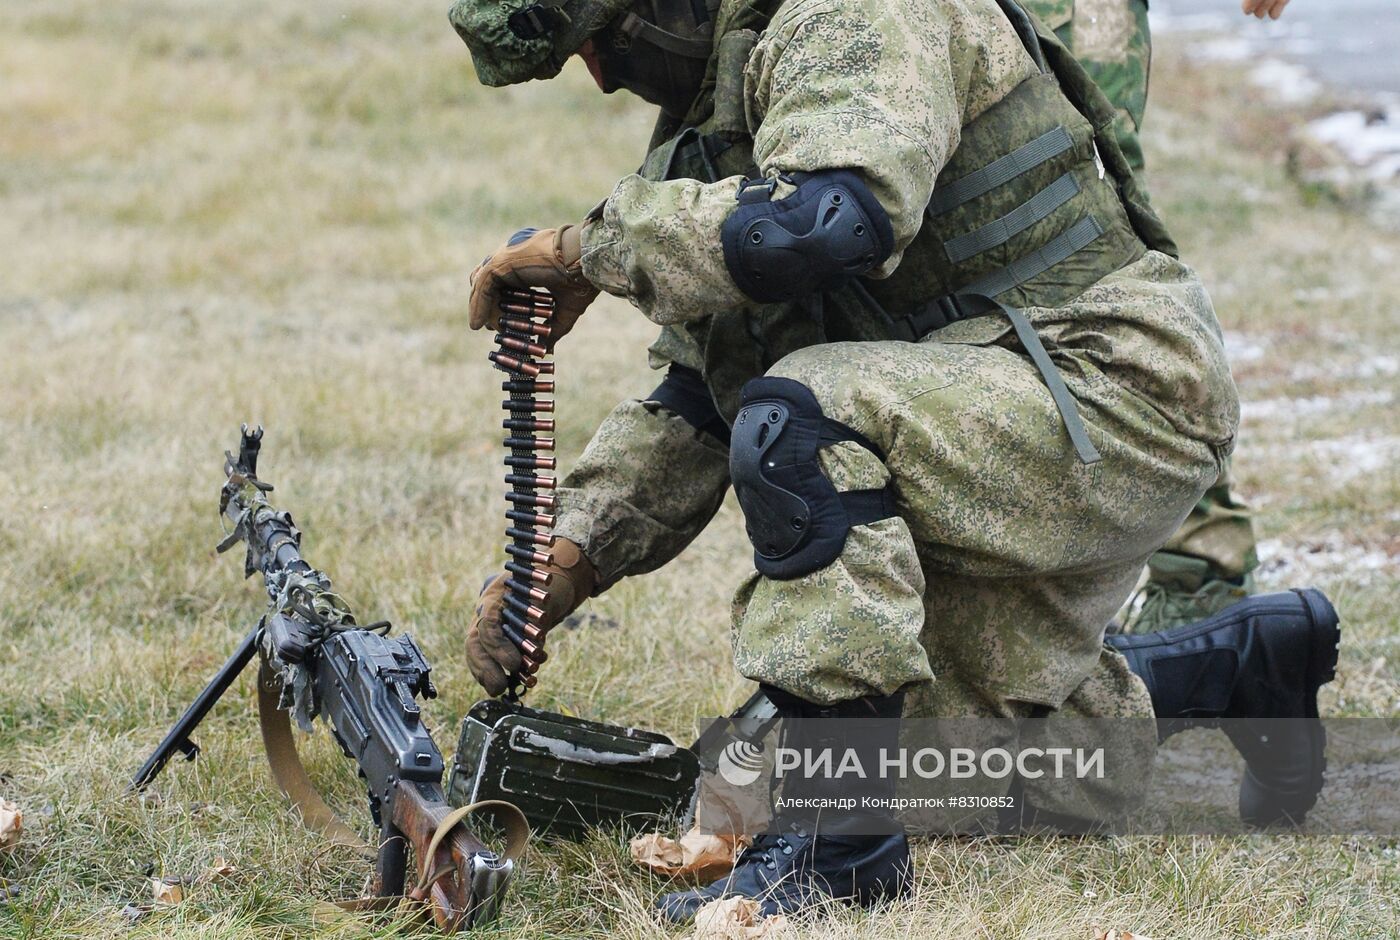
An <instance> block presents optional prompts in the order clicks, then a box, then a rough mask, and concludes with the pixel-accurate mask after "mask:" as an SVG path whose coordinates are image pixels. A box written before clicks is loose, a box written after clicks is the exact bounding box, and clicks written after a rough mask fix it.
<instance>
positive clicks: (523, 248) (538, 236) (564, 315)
mask: <svg viewBox="0 0 1400 940" xmlns="http://www.w3.org/2000/svg"><path fill="white" fill-rule="evenodd" d="M582 228H583V227H582V226H580V225H566V226H564V227H563V228H557V229H555V228H544V229H539V230H538V231H536V230H535V229H529V228H527V229H521V230H520V231H518V232H516V233H515V234H514V235H512V236H511V237H510V239H509V240H507V241H506V243H505V244H504V245H502V246H501V247H500V248H498V249H497V250H496V251H495V252H494V253H492V254H491V256H490V257H488V258H487V259H486V260H485V261H483V262H481V264H480V265H478V266H477V268H476V270H475V271H473V272H472V274H471V285H472V294H471V327H472V329H474V330H479V329H482V328H483V327H486V328H490V329H493V330H494V329H496V321H497V320H499V319H500V316H501V291H502V290H510V289H514V290H525V289H527V288H531V287H542V288H544V289H545V290H547V291H549V292H550V293H551V294H553V295H554V317H553V318H552V319H551V320H550V323H549V326H550V329H551V333H550V336H549V340H548V341H547V342H546V343H545V345H546V346H548V347H550V348H553V346H554V343H555V342H557V341H558V339H559V337H561V336H563V335H564V334H565V333H567V332H569V330H571V329H573V328H574V322H575V321H577V320H578V318H579V317H580V316H581V315H582V314H583V311H585V310H587V309H588V305H589V304H591V303H593V301H594V299H595V298H596V297H597V296H598V288H596V287H594V286H593V285H592V284H590V283H589V282H588V279H587V278H586V277H584V276H583V267H582V264H581V260H580V259H581V258H582V257H583V247H582V245H581V242H580V233H581V231H582Z"/></svg>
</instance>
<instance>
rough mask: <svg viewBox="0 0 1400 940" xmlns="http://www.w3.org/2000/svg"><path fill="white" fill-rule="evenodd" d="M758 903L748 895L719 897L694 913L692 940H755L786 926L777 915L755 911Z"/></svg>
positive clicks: (785, 921)
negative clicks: (742, 896) (763, 914)
mask: <svg viewBox="0 0 1400 940" xmlns="http://www.w3.org/2000/svg"><path fill="white" fill-rule="evenodd" d="M759 910H760V905H759V903H758V902H757V901H755V900H753V899H752V898H721V899H719V900H718V901H711V902H710V903H709V904H706V905H705V906H704V907H702V908H700V910H698V911H696V912H695V933H694V934H692V935H691V936H692V937H693V940H759V938H761V937H774V936H777V935H778V934H780V933H781V932H782V931H784V930H786V929H787V918H786V917H784V916H783V915H781V914H769V915H768V916H767V917H764V916H762V915H761V914H759Z"/></svg>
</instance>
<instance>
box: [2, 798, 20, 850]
mask: <svg viewBox="0 0 1400 940" xmlns="http://www.w3.org/2000/svg"><path fill="white" fill-rule="evenodd" d="M23 834H24V815H23V814H22V813H21V812H20V811H19V807H18V806H17V805H15V804H14V803H11V802H10V801H9V800H5V799H0V849H8V848H12V847H14V845H15V844H16V843H18V842H19V839H20V836H21V835H23Z"/></svg>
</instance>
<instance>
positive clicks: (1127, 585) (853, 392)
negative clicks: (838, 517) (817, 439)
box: [734, 343, 1220, 800]
mask: <svg viewBox="0 0 1400 940" xmlns="http://www.w3.org/2000/svg"><path fill="white" fill-rule="evenodd" d="M769 374H770V375H780V376H785V377H788V378H792V379H796V380H797V381H800V382H803V383H804V384H806V385H807V386H809V387H810V388H812V390H813V391H814V393H815V395H816V397H817V400H818V402H819V403H820V404H821V406H822V408H823V411H824V412H825V414H826V415H827V416H828V417H831V418H834V419H835V420H837V421H841V422H843V423H845V424H847V425H849V426H850V427H852V428H853V429H855V430H856V431H858V432H860V433H861V434H864V435H865V436H866V437H867V438H869V439H870V440H872V441H873V442H874V443H875V444H876V445H877V446H878V447H880V448H881V449H882V450H883V451H884V453H885V455H886V459H885V461H884V462H883V463H882V462H881V461H880V460H879V459H878V458H877V457H876V456H875V455H874V454H873V453H871V452H870V451H868V450H865V449H863V448H861V447H858V446H855V445H852V444H845V443H843V444H839V445H836V446H833V447H829V448H826V449H824V450H823V451H822V452H821V456H820V459H821V462H822V468H823V470H824V471H825V473H826V474H827V476H828V477H829V478H830V479H831V480H832V481H833V483H834V484H835V485H836V487H837V489H838V490H847V489H864V488H870V487H878V486H880V485H882V483H883V482H884V480H885V479H887V478H888V477H887V475H892V476H893V480H894V483H895V487H896V491H897V497H898V504H899V507H900V518H895V519H886V520H882V521H880V522H876V523H874V524H873V525H868V526H858V527H856V528H854V529H853V530H852V531H851V533H850V538H849V540H848V542H847V544H846V547H845V549H844V551H843V552H842V554H841V556H840V557H839V558H838V559H837V560H836V561H835V562H833V563H832V564H831V565H829V566H827V567H826V568H823V569H821V570H819V571H815V572H812V573H811V574H808V575H806V576H804V577H800V578H797V579H794V580H788V581H776V580H772V579H769V578H765V577H762V576H759V575H757V574H755V575H754V576H753V577H751V578H750V579H749V580H748V581H747V582H746V583H745V584H744V585H743V586H742V587H741V588H740V589H739V591H738V593H737V595H736V598H735V624H734V654H735V663H736V666H737V667H738V669H739V671H740V672H742V673H743V674H744V675H746V676H749V677H750V678H753V679H757V680H760V681H764V682H768V683H772V684H774V685H777V686H779V687H780V688H783V689H785V690H787V691H789V692H792V693H794V694H796V695H800V696H802V697H803V698H807V699H810V700H814V701H819V702H833V701H839V700H844V699H849V698H853V697H856V696H860V695H867V694H886V693H889V692H893V691H894V690H895V689H897V688H900V687H901V686H905V685H908V684H910V683H913V684H914V689H913V692H914V694H913V695H911V697H910V702H909V711H908V714H909V715H910V716H911V717H940V718H942V717H961V716H967V715H975V716H993V717H998V718H1004V719H1005V720H1007V721H1008V722H1009V723H1010V724H1009V726H1008V729H1009V730H1010V731H1012V732H1015V731H1016V729H1017V728H1019V727H1020V724H1021V722H1023V721H1024V720H1025V719H1027V718H1028V717H1029V716H1031V715H1032V714H1033V713H1035V712H1036V711H1037V710H1039V711H1043V710H1045V709H1060V710H1061V712H1062V713H1065V714H1069V713H1073V712H1074V711H1076V710H1078V711H1079V712H1081V713H1083V714H1084V715H1086V716H1104V717H1108V716H1128V715H1136V716H1138V717H1139V718H1143V717H1150V716H1151V704H1150V701H1149V700H1148V697H1147V693H1146V689H1145V688H1144V687H1143V685H1142V684H1141V682H1140V681H1138V680H1137V679H1136V677H1133V676H1131V675H1130V674H1128V673H1127V670H1126V666H1125V664H1124V663H1123V661H1122V660H1121V658H1119V657H1117V656H1116V655H1114V654H1111V653H1107V652H1105V650H1104V647H1103V634H1104V627H1105V624H1107V623H1108V620H1109V618H1110V617H1111V616H1112V614H1113V613H1114V611H1115V610H1116V609H1117V607H1118V605H1119V604H1121V603H1122V602H1123V600H1124V599H1125V598H1126V597H1127V595H1128V593H1129V592H1130V591H1131V590H1132V588H1133V586H1134V583H1135V581H1136V579H1137V576H1138V572H1139V571H1140V569H1141V566H1142V564H1143V562H1144V560H1145V559H1146V558H1147V556H1148V555H1149V554H1150V553H1151V552H1152V551H1153V550H1154V549H1156V548H1157V546H1158V545H1160V544H1161V543H1162V542H1164V541H1165V540H1166V538H1167V537H1168V536H1169V535H1170V534H1171V533H1172V532H1173V531H1174V530H1175V529H1176V527H1177V526H1178V525H1179V524H1180V522H1181V520H1182V518H1183V517H1184V516H1185V514H1186V512H1187V510H1188V509H1189V507H1190V506H1191V504H1192V503H1193V502H1194V501H1195V500H1196V499H1197V498H1199V496H1200V494H1201V493H1202V492H1203V491H1204V490H1205V488H1206V487H1207V486H1208V485H1209V484H1210V483H1211V482H1213V481H1214V480H1215V478H1216V477H1217V476H1218V474H1219V471H1220V467H1219V463H1218V460H1217V459H1216V457H1215V455H1214V454H1213V452H1212V451H1211V449H1210V448H1209V447H1207V446H1206V445H1204V444H1202V443H1200V442H1197V441H1194V440H1191V439H1189V438H1186V437H1185V436H1183V435H1181V434H1179V433H1177V432H1176V431H1175V430H1174V429H1173V428H1172V426H1171V425H1170V424H1169V423H1168V422H1167V421H1166V420H1165V419H1164V418H1163V417H1161V415H1160V414H1159V413H1158V412H1157V411H1155V410H1154V409H1152V408H1150V407H1147V406H1146V405H1145V403H1143V402H1142V401H1141V400H1139V399H1136V398H1133V397H1132V396H1129V395H1127V394H1123V395H1116V393H1113V392H1112V391H1109V392H1107V393H1105V387H1106V384H1105V382H1104V381H1103V380H1102V378H1101V377H1098V378H1096V379H1087V380H1086V379H1085V378H1084V374H1079V375H1071V374H1068V373H1067V375H1066V382H1067V383H1068V384H1069V385H1070V388H1071V390H1072V391H1074V392H1075V393H1076V395H1077V396H1079V395H1080V392H1081V390H1082V389H1083V388H1084V387H1085V386H1083V385H1082V384H1081V383H1084V382H1085V381H1092V382H1094V383H1095V386H1094V387H1095V391H1094V393H1093V395H1092V396H1090V397H1092V399H1093V403H1092V404H1090V403H1089V402H1088V401H1087V399H1085V398H1081V404H1082V405H1083V407H1082V408H1081V413H1082V415H1083V417H1084V420H1085V422H1086V424H1087V425H1088V427H1089V430H1090V434H1091V436H1092V437H1093V438H1094V441H1095V444H1096V446H1098V448H1099V450H1100V451H1101V452H1102V453H1103V456H1104V459H1103V461H1102V462H1101V463H1098V464H1095V465H1093V466H1084V465H1082V464H1080V463H1078V461H1077V459H1076V458H1075V455H1074V452H1073V450H1072V448H1070V446H1069V445H1068V441H1067V438H1066V435H1065V432H1064V428H1063V425H1062V423H1061V418H1060V415H1059V413H1058V412H1057V411H1056V410H1055V407H1054V405H1053V403H1052V401H1051V399H1050V396H1049V394H1048V392H1047V390H1046V388H1045V385H1044V384H1043V382H1042V380H1041V378H1040V376H1039V374H1038V373H1037V372H1036V370H1035V368H1034V367H1033V366H1032V365H1031V364H1030V362H1029V361H1028V360H1027V359H1025V358H1024V357H1023V356H1021V355H1020V354H1018V353H1016V352H1014V351H1012V350H1010V349H1007V348H1005V347H1002V346H972V345H954V344H945V343H923V344H917V345H915V344H908V343H861V344H844V343H838V344H831V345H826V346H818V347H812V348H809V349H804V350H801V351H799V352H797V353H794V354H792V355H790V356H788V357H786V358H784V359H783V360H782V361H780V362H779V363H778V364H777V365H776V366H775V367H774V368H773V369H771V370H770V372H769ZM1106 689H1111V690H1113V691H1112V692H1111V693H1105V692H1104V691H1103V690H1106ZM1066 710H1067V711H1066ZM1140 782H1141V780H1140V778H1139V780H1138V781H1137V783H1140ZM1119 796H1120V797H1121V799H1122V800H1131V798H1132V795H1131V794H1127V793H1122V794H1119Z"/></svg>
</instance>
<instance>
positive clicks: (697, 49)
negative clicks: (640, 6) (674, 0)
mask: <svg viewBox="0 0 1400 940" xmlns="http://www.w3.org/2000/svg"><path fill="white" fill-rule="evenodd" d="M618 29H620V30H622V31H623V32H624V33H626V34H627V35H629V36H631V37H632V38H633V39H640V40H642V41H643V42H649V43H651V44H652V45H653V46H656V47H657V48H658V49H661V50H663V51H665V52H670V53H672V54H673V55H679V56H685V57H686V58H688V59H702V60H703V59H708V58H709V57H710V52H711V51H712V50H713V49H714V38H713V37H712V36H709V35H706V36H704V37H703V38H701V39H692V38H690V37H689V36H681V35H679V34H678V33H673V32H670V31H669V30H665V29H662V28H661V27H660V26H657V25H656V24H655V23H652V22H650V21H648V20H644V19H642V18H641V17H640V16H638V15H637V14H635V13H627V14H625V15H624V16H623V17H622V21H621V22H620V23H619V24H618Z"/></svg>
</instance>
